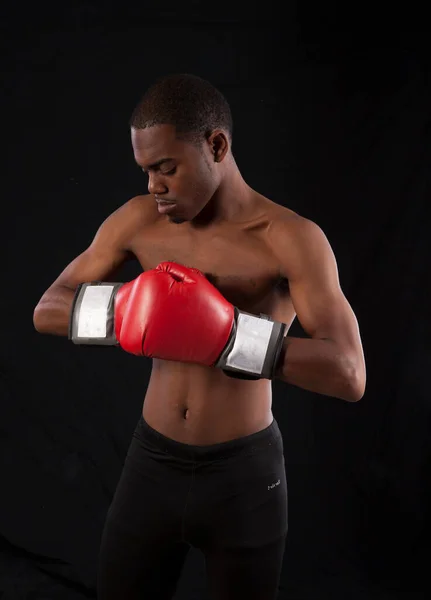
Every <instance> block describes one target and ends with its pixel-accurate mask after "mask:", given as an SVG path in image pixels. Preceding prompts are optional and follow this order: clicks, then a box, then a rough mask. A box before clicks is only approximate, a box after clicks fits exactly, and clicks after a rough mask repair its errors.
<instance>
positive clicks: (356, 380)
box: [272, 217, 366, 402]
mask: <svg viewBox="0 0 431 600" xmlns="http://www.w3.org/2000/svg"><path fill="white" fill-rule="evenodd" d="M272 239H273V242H274V247H276V248H277V250H276V252H277V253H278V256H279V260H280V263H281V264H282V265H283V275H284V276H285V277H287V279H288V280H289V286H290V294H291V298H292V302H293V306H294V308H295V311H296V315H297V317H298V320H299V322H300V324H301V326H302V327H303V329H304V331H305V332H306V333H307V334H308V335H309V336H310V338H308V339H307V338H306V339H303V338H297V337H292V336H289V335H287V336H286V338H285V341H284V348H283V353H282V360H281V363H280V366H279V369H278V373H277V377H278V378H279V379H282V380H284V381H286V382H288V383H291V384H293V385H296V386H299V387H301V388H304V389H306V390H309V391H312V392H317V393H319V394H324V395H327V396H333V397H335V398H340V399H342V400H346V401H348V402H355V401H357V400H360V398H362V396H363V394H364V390H365V381H366V374H365V361H364V355H363V349H362V343H361V339H360V333H359V327H358V323H357V319H356V316H355V314H354V312H353V310H352V308H351V306H350V304H349V303H348V301H347V299H346V297H345V295H344V293H343V291H342V290H341V287H340V283H339V278H338V269H337V264H336V260H335V257H334V254H333V251H332V249H331V247H330V244H329V242H328V240H327V238H326V236H325V235H324V233H323V232H322V230H321V229H320V228H319V227H318V226H317V225H316V224H315V223H313V222H312V221H309V220H307V219H303V218H301V217H298V218H295V219H294V220H292V222H290V223H289V224H286V225H279V226H277V227H276V228H275V230H274V233H273V236H272Z"/></svg>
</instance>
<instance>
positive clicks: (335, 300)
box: [34, 125, 366, 445]
mask: <svg viewBox="0 0 431 600" xmlns="http://www.w3.org/2000/svg"><path fill="white" fill-rule="evenodd" d="M131 139H132V146H133V150H134V156H135V160H136V162H137V164H138V165H139V166H140V167H141V168H142V169H143V170H144V171H145V172H146V173H148V178H149V181H148V192H149V194H148V195H145V196H137V197H135V198H132V199H131V200H129V201H128V202H126V203H125V204H124V205H122V206H121V207H120V208H119V209H118V210H117V211H115V212H114V213H113V214H112V215H110V216H109V217H108V218H107V219H106V220H105V221H104V223H102V225H101V226H100V228H99V230H98V231H97V233H96V235H95V237H94V240H93V242H92V243H91V245H90V246H89V247H88V248H87V249H86V250H85V251H84V252H83V253H82V254H80V255H79V256H78V257H76V258H75V259H74V260H73V261H72V262H71V263H70V264H69V265H67V266H66V267H65V269H64V270H63V272H62V273H61V274H60V275H59V276H58V278H57V279H56V280H55V281H54V282H53V283H52V285H51V286H50V287H49V288H48V289H47V290H46V292H45V293H44V295H43V296H42V298H41V300H40V301H39V303H38V305H37V306H36V308H35V311H34V324H35V327H36V329H37V330H38V331H40V332H42V333H49V334H54V335H67V327H68V320H69V314H70V306H71V303H72V299H73V295H74V290H75V288H76V286H77V285H78V283H80V282H82V281H94V280H112V278H113V277H114V275H115V272H116V270H117V269H118V267H119V266H120V265H121V264H122V263H124V262H125V261H127V260H128V259H130V258H132V257H136V258H137V259H138V261H139V262H140V264H141V266H142V268H143V270H148V269H152V268H154V267H156V266H157V264H159V263H160V262H162V261H165V260H171V261H175V262H178V263H181V264H184V265H186V266H189V267H195V268H198V269H200V270H201V271H202V272H203V273H205V275H206V276H207V277H208V278H209V279H210V281H211V282H212V283H213V284H214V285H215V286H216V287H217V288H218V289H219V290H220V291H221V293H222V294H223V295H224V296H225V297H226V298H227V299H228V300H229V301H230V302H232V303H233V304H234V305H235V306H237V307H238V308H239V309H241V310H244V311H247V312H250V313H253V314H260V313H264V314H267V315H270V316H271V317H272V318H273V319H275V320H280V321H283V322H284V323H286V324H287V325H288V326H289V327H290V325H291V324H292V322H293V320H294V318H295V316H296V317H297V318H298V320H299V322H300V323H301V325H302V327H303V329H304V330H305V331H306V333H307V334H308V335H309V338H306V339H303V338H297V337H292V336H289V335H287V336H286V337H285V341H284V347H283V352H282V355H281V360H280V364H279V368H278V371H277V374H276V377H277V378H278V379H281V380H283V381H286V382H288V383H290V384H293V385H295V386H298V387H301V388H303V389H306V390H309V391H312V392H316V393H318V394H322V395H323V396H332V397H335V398H339V399H341V400H345V401H347V402H355V401H358V400H359V399H360V398H361V397H362V396H363V394H364V389H365V381H366V374H365V362H364V355H363V349H362V344H361V339H360V333H359V328H358V323H357V320H356V317H355V314H354V312H353V310H352V308H351V306H350V304H349V303H348V301H347V299H346V297H345V295H344V293H343V291H342V289H341V286H340V282H339V278H338V271H337V264H336V259H335V257H334V254H333V252H332V249H331V246H330V244H329V242H328V240H327V238H326V236H325V234H324V233H323V232H322V230H321V229H320V228H319V227H318V226H317V225H316V224H315V223H313V222H312V221H310V220H308V219H305V218H303V217H301V216H299V215H298V214H296V213H294V212H293V211H291V210H289V209H287V208H285V207H282V206H280V205H278V204H276V203H274V202H272V201H271V200H269V199H268V198H265V197H263V196H262V195H260V194H258V193H257V192H256V191H254V190H253V189H251V188H250V186H248V184H247V183H246V182H245V181H244V179H243V178H242V176H241V173H240V171H239V169H238V167H237V165H236V163H235V160H234V157H233V154H232V151H231V147H230V140H229V136H228V135H227V133H226V132H224V131H223V130H215V131H213V132H212V133H211V135H209V136H208V138H207V139H206V140H204V141H203V142H202V144H201V146H196V145H193V144H191V143H190V142H188V141H186V140H184V139H179V138H178V136H176V132H175V128H174V127H173V126H171V125H158V126H154V127H151V128H148V129H145V130H134V129H132V131H131ZM156 200H158V201H162V200H168V201H170V202H174V203H175V206H174V207H173V210H172V212H170V213H169V214H160V213H159V211H158V205H157V202H156ZM271 403H272V389H271V382H270V381H269V380H265V379H261V380H258V381H247V380H241V379H233V378H230V377H227V376H226V375H225V374H224V373H223V371H221V370H220V369H217V368H209V367H204V366H200V365H196V364H186V363H181V362H169V361H163V360H158V359H154V360H153V366H152V372H151V377H150V381H149V384H148V388H147V391H146V394H145V400H144V404H143V414H144V417H145V419H146V421H147V422H148V423H149V424H150V425H151V426H152V427H153V428H154V429H157V430H158V431H160V432H161V433H163V434H164V435H166V436H168V437H171V438H173V439H175V440H177V441H180V442H184V443H189V444H202V445H204V444H214V443H220V442H223V441H227V440H229V439H233V438H236V437H240V436H244V435H248V434H251V433H253V432H255V431H258V430H260V429H263V428H264V427H266V426H268V425H269V424H270V423H271V421H272V419H273V416H272V411H271Z"/></svg>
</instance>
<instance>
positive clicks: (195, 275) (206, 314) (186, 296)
mask: <svg viewBox="0 0 431 600" xmlns="http://www.w3.org/2000/svg"><path fill="white" fill-rule="evenodd" d="M132 283H133V284H132V287H131V288H130V289H129V290H127V292H126V293H127V296H128V297H127V301H126V303H125V307H124V315H123V317H122V322H121V328H120V331H119V332H118V335H117V337H118V341H119V343H120V346H121V347H122V348H123V349H124V350H126V351H127V352H130V353H131V354H137V355H143V356H148V357H150V358H162V359H165V360H175V361H180V362H194V363H199V364H202V365H207V366H212V365H214V364H215V362H216V361H217V359H218V358H219V356H220V354H221V353H222V350H223V349H224V347H225V346H226V344H227V342H228V340H229V336H230V333H231V331H232V327H233V323H234V307H233V306H232V304H230V303H229V302H228V301H227V300H226V299H225V298H224V297H223V296H222V295H221V294H220V292H219V291H218V290H217V289H216V288H215V287H214V286H213V285H212V284H211V283H210V282H209V281H208V279H207V278H206V277H205V276H204V275H203V274H202V273H201V272H200V271H198V270H197V269H190V268H187V267H184V266H182V265H178V264H176V263H173V262H163V263H160V264H159V265H158V266H157V267H156V268H155V269H153V270H151V271H147V272H146V273H142V275H140V276H139V277H138V278H137V279H135V280H134V282H132ZM118 295H122V290H121V289H120V290H119V293H118ZM122 304H123V303H121V305H122ZM116 306H117V303H116ZM122 308H123V307H122ZM116 312H117V308H116ZM115 321H116V322H117V317H115ZM115 329H116V330H117V327H116V328H115Z"/></svg>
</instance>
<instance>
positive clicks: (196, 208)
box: [131, 125, 219, 223]
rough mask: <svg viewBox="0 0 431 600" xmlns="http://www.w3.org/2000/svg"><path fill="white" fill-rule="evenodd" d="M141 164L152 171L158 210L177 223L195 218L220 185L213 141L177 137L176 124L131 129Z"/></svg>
mask: <svg viewBox="0 0 431 600" xmlns="http://www.w3.org/2000/svg"><path fill="white" fill-rule="evenodd" d="M131 138H132V146H133V152H134V155H135V160H136V162H137V164H138V165H139V166H140V167H141V168H142V169H143V171H144V172H145V173H147V174H148V192H149V193H150V194H153V195H154V196H155V199H156V201H157V203H158V210H159V212H160V213H162V214H167V215H168V216H169V218H170V220H171V221H173V222H178V223H180V222H183V221H189V220H191V219H194V218H195V217H196V216H197V215H198V214H199V213H200V212H201V210H202V209H203V208H204V207H205V205H206V204H207V203H208V202H209V200H210V199H211V197H212V196H213V194H214V192H215V191H216V189H217V186H218V183H219V182H218V180H217V179H218V178H217V173H216V170H215V169H214V168H213V166H212V165H213V164H214V161H213V160H212V154H211V149H210V146H209V144H207V143H206V142H205V141H204V142H203V144H202V147H196V146H195V145H193V144H191V143H190V142H186V141H182V140H179V139H177V138H176V135H175V127H174V126H172V125H155V126H153V127H148V128H147V129H134V128H132V130H131Z"/></svg>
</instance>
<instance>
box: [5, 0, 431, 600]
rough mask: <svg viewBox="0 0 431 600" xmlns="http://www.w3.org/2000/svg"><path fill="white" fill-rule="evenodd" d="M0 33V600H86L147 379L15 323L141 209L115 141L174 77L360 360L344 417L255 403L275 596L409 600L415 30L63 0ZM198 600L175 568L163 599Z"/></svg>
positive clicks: (283, 391)
mask: <svg viewBox="0 0 431 600" xmlns="http://www.w3.org/2000/svg"><path fill="white" fill-rule="evenodd" d="M1 11H2V12H1V25H0V27H1V30H0V31H1V42H0V43H1V50H2V57H3V69H2V72H3V77H2V94H1V96H2V110H1V117H2V121H3V123H2V129H1V133H2V135H1V145H2V147H3V152H2V155H3V159H2V166H3V169H2V183H3V185H2V194H1V196H2V200H1V205H2V208H1V213H0V215H1V224H2V241H3V243H4V250H3V253H2V254H3V264H2V266H3V276H2V281H3V286H2V287H3V293H2V295H1V307H2V314H3V319H2V327H1V331H2V336H1V338H2V343H1V348H0V370H1V380H0V386H1V391H2V394H1V403H0V410H1V415H0V444H1V447H0V597H1V598H2V599H4V600H18V599H24V598H25V599H27V598H32V599H38V600H39V599H41V600H42V599H43V600H51V599H67V600H81V599H83V598H95V570H96V562H97V552H98V544H99V540H100V535H101V530H102V527H103V522H104V518H105V515H106V511H107V509H108V506H109V503H110V501H111V499H112V495H113V492H114V490H115V486H116V483H117V481H118V478H119V475H120V472H121V468H122V461H123V459H124V457H125V453H126V450H127V447H128V444H129V441H130V438H131V434H132V431H133V429H134V427H135V425H136V422H137V419H138V417H139V414H140V410H141V406H142V400H143V396H144V394H145V389H146V384H147V381H148V377H149V372H150V366H151V364H150V362H149V361H147V360H142V359H137V358H136V357H132V356H130V355H126V354H125V353H121V352H118V351H112V352H111V351H110V350H109V349H103V350H101V351H100V349H99V350H97V351H95V349H84V348H79V349H78V348H76V347H72V345H71V344H70V343H69V342H68V341H67V340H65V339H63V338H55V337H49V336H42V335H40V334H38V333H36V332H35V331H34V329H33V324H32V315H33V309H34V306H35V305H36V303H37V302H38V300H39V298H40V296H41V295H42V293H43V292H44V290H45V289H46V287H48V285H49V284H50V283H51V282H52V281H53V279H54V278H55V277H56V276H57V275H58V274H59V272H60V271H61V270H62V269H63V268H64V266H65V265H66V264H67V263H68V262H69V261H70V260H71V259H72V258H74V256H76V255H77V254H78V253H79V252H81V251H82V250H83V249H84V248H85V247H86V246H87V245H88V244H89V242H90V241H91V239H92V237H93V235H94V233H95V231H96V229H97V227H98V226H99V224H100V223H101V221H102V220H103V219H104V218H105V217H106V216H107V215H108V214H109V213H110V212H112V211H113V210H114V209H115V208H116V207H117V206H119V205H120V204H121V203H123V202H125V201H126V200H128V199H129V198H130V197H132V196H134V195H136V194H139V193H145V180H144V179H143V178H142V175H141V173H140V172H139V170H138V168H137V167H136V165H135V164H134V161H133V156H132V151H131V145H130V140H129V131H128V126H127V121H128V118H129V116H130V113H131V111H132V109H133V107H134V106H135V103H136V102H137V100H138V99H139V97H140V95H141V94H142V92H143V91H144V90H145V88H146V87H147V86H148V85H149V84H150V83H152V81H153V80H154V79H155V78H156V77H158V76H159V75H163V74H166V73H170V72H179V71H182V72H191V73H195V74H197V75H200V76H202V77H205V78H207V79H209V80H210V81H211V82H212V83H214V84H215V85H217V86H218V87H219V88H220V89H221V90H222V92H223V93H224V94H225V95H226V97H227V99H228V100H229V102H230V104H231V107H232V112H233V117H234V141H233V151H234V154H235V157H236V159H237V162H238V164H239V166H240V169H241V171H242V173H243V176H244V178H245V179H246V180H247V182H248V183H249V184H250V185H251V186H252V187H254V188H255V189H257V190H258V191H260V192H261V193H263V194H265V195H267V196H268V197H270V198H272V199H273V200H274V201H276V202H279V203H280V204H285V205H286V206H288V207H290V208H292V209H293V210H296V211H298V212H299V213H300V214H302V215H304V216H306V217H308V218H311V219H313V220H315V221H316V222H317V223H318V224H319V225H320V226H321V227H322V228H323V230H324V231H325V233H326V234H327V236H328V238H329V240H330V242H331V244H332V246H333V248H334V251H335V254H336V257H337V261H338V266H339V271H340V279H341V283H342V286H343V289H344V291H345V293H346V295H347V297H348V299H349V301H350V302H351V304H352V306H353V308H354V310H355V312H356V314H357V317H358V320H359V323H360V328H361V334H362V339H363V344H364V351H365V355H366V361H367V369H368V380H367V389H366V393H365V396H364V398H363V399H362V400H361V401H360V402H359V403H356V404H349V403H345V402H343V401H340V400H336V399H333V398H329V397H325V396H319V395H317V394H312V393H309V392H306V391H304V390H301V389H298V388H295V387H293V386H289V385H287V384H285V383H283V382H280V381H275V382H274V414H275V416H276V418H277V420H278V422H279V425H280V428H281V430H282V433H283V438H284V444H285V456H286V468H287V477H288V485H289V535H288V542H287V547H286V555H285V563H284V569H283V575H282V580H281V584H280V595H279V597H280V598H281V599H283V600H284V599H286V600H287V599H292V600H303V599H313V600H321V599H326V598H328V599H335V598H343V599H346V600H347V599H349V600H356V599H361V600H362V599H379V600H380V599H385V600H392V599H394V600H395V599H398V598H409V599H422V598H427V597H428V595H429V594H430V588H431V586H430V584H429V576H428V573H429V565H430V564H431V552H430V548H431V546H430V502H431V488H430V468H431V460H430V457H431V453H430V450H431V437H430V410H431V401H430V394H429V388H428V373H429V372H430V371H431V360H430V358H431V352H430V349H429V339H430V320H429V318H428V315H429V305H430V294H429V291H430V286H429V283H428V279H429V273H430V267H431V247H430V245H431V244H430V233H429V222H430V220H429V217H428V216H427V210H428V204H429V200H430V192H431V171H430V164H431V132H430V123H431V93H430V92H431V89H430V69H429V46H430V45H429V42H428V37H429V34H428V31H427V21H426V15H425V10H424V12H423V14H421V12H420V11H419V10H418V9H417V7H416V6H414V5H413V4H411V3H410V4H405V5H400V6H399V7H398V8H397V9H395V8H394V6H393V5H390V4H388V5H383V4H377V3H375V5H374V6H371V5H370V6H366V5H364V4H362V5H361V6H353V5H348V6H343V7H340V6H330V5H328V4H324V5H323V4H322V5H319V6H314V5H312V4H308V5H307V3H301V4H296V3H287V4H284V5H281V3H280V4H276V3H261V4H249V5H248V6H246V7H245V8H242V9H241V8H240V7H239V6H236V5H234V4H232V3H228V2H219V3H215V4H210V3H205V4H200V3H198V2H195V3H193V2H189V3H184V4H182V5H180V4H178V3H174V2H170V1H168V2H163V3H160V5H159V4H157V5H156V4H151V5H147V4H145V3H141V4H140V5H132V4H130V5H128V4H127V3H114V2H106V3H103V4H97V3H96V2H91V1H89V2H81V1H79V2H74V3H72V2H64V3H62V4H58V5H56V6H53V7H51V6H48V5H47V4H46V5H44V4H43V3H39V4H37V5H36V4H33V5H31V6H25V5H23V4H16V5H10V6H4V7H2V9H1ZM282 12H283V13H284V15H282ZM138 272H139V269H138V266H137V265H136V264H132V265H130V266H128V267H127V268H125V269H124V273H123V277H124V279H127V278H131V277H134V276H135V274H137V273H138ZM295 331H296V332H297V334H298V335H300V334H301V329H300V326H299V325H298V324H296V325H295V326H294V329H293V333H294V332H295ZM204 597H205V573H204V564H203V560H202V557H201V556H200V555H199V553H197V552H193V551H192V552H191V554H190V556H189V559H188V562H187V564H186V567H185V571H184V575H183V578H182V580H181V583H180V586H179V589H178V594H177V600H180V599H185V598H187V599H189V600H193V599H198V598H204Z"/></svg>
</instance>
